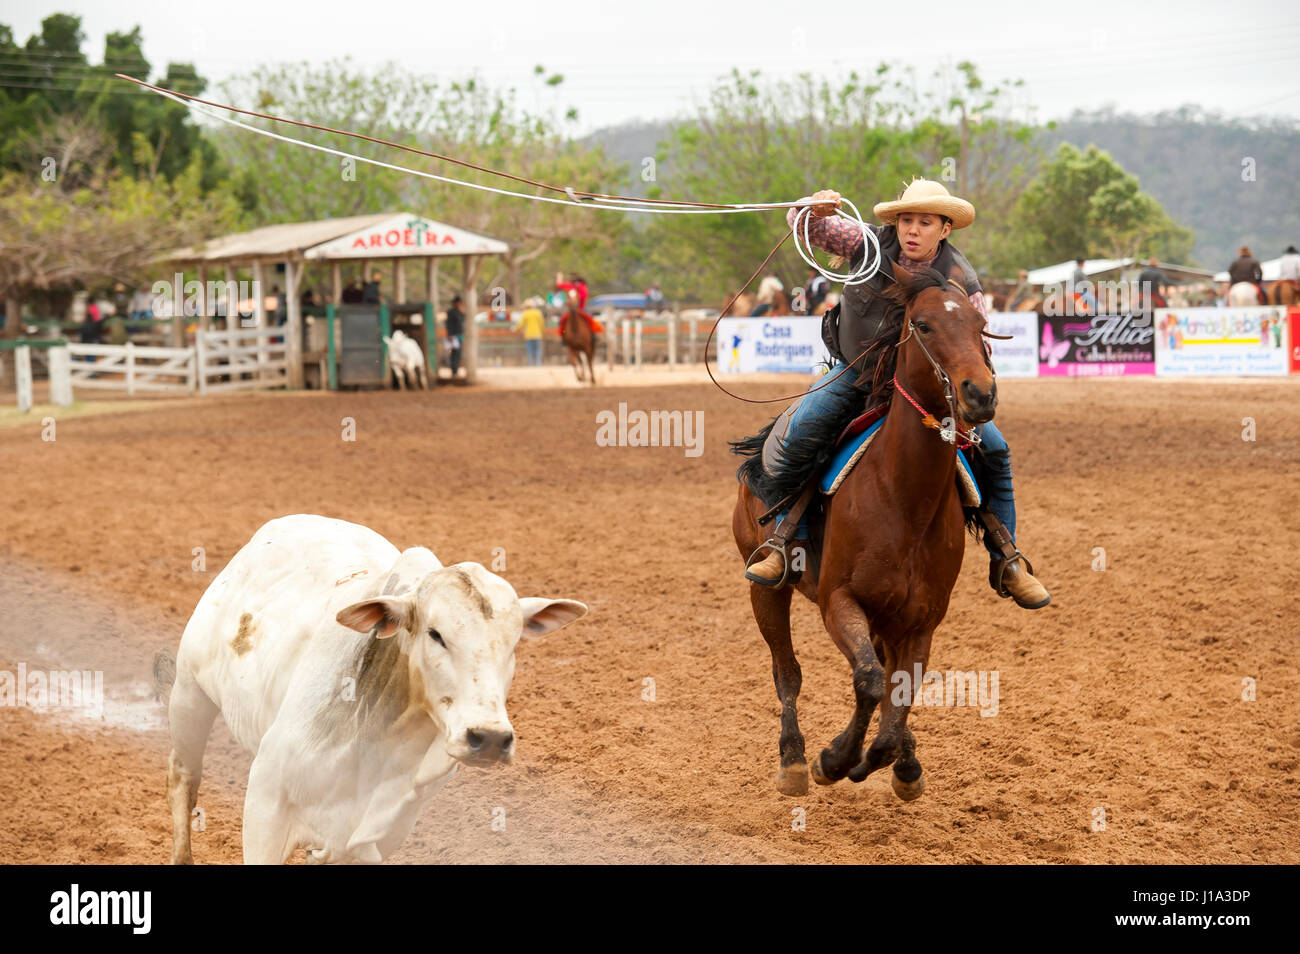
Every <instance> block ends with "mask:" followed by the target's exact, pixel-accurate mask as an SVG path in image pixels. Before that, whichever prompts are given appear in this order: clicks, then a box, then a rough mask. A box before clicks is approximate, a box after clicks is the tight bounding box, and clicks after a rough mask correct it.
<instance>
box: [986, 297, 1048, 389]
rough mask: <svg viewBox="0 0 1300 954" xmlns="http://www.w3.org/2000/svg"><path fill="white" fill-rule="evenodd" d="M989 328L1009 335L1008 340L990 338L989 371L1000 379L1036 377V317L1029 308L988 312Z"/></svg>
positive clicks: (999, 333) (994, 332)
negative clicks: (1025, 309)
mask: <svg viewBox="0 0 1300 954" xmlns="http://www.w3.org/2000/svg"><path fill="white" fill-rule="evenodd" d="M989 331H991V332H992V333H993V334H995V335H1010V336H1011V340H1010V341H1002V340H1000V339H998V338H993V339H990V342H989V343H990V344H991V345H992V346H993V370H994V371H996V372H997V375H998V377H1000V378H1036V377H1038V316H1037V315H1036V314H1034V313H1033V312H1032V311H995V312H992V313H990V314H989Z"/></svg>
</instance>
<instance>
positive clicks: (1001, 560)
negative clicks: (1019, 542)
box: [979, 508, 1052, 609]
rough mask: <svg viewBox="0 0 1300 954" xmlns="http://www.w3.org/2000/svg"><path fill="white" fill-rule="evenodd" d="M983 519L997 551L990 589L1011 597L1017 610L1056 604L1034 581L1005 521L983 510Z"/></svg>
mask: <svg viewBox="0 0 1300 954" xmlns="http://www.w3.org/2000/svg"><path fill="white" fill-rule="evenodd" d="M979 518H980V520H981V522H983V524H984V532H985V534H986V535H987V537H988V539H989V540H990V541H992V543H993V545H994V546H995V547H996V548H997V550H998V553H996V554H993V553H990V554H989V586H991V587H993V591H994V592H995V593H997V594H998V596H1001V597H1002V598H1003V599H1006V598H1007V597H1011V598H1012V599H1014V600H1015V601H1016V605H1017V606H1023V607H1024V608H1025V609H1042V608H1043V607H1044V606H1046V605H1047V604H1048V603H1050V602H1052V596H1051V594H1050V593H1048V592H1047V587H1045V586H1043V584H1042V583H1039V582H1038V580H1036V579H1035V578H1034V568H1033V566H1031V565H1030V563H1029V561H1028V560H1027V559H1025V555H1024V554H1023V553H1021V552H1020V550H1019V549H1018V548H1017V547H1016V544H1015V541H1013V540H1012V539H1011V534H1010V533H1008V532H1007V528H1006V527H1005V526H1003V524H1002V521H1001V520H999V519H998V518H997V516H996V515H995V514H994V513H993V512H992V511H991V510H987V509H984V508H981V509H980V511H979Z"/></svg>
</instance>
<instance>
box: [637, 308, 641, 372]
mask: <svg viewBox="0 0 1300 954" xmlns="http://www.w3.org/2000/svg"><path fill="white" fill-rule="evenodd" d="M641 326H642V321H641V319H640V318H638V319H637V320H636V369H637V370H638V371H640V370H641Z"/></svg>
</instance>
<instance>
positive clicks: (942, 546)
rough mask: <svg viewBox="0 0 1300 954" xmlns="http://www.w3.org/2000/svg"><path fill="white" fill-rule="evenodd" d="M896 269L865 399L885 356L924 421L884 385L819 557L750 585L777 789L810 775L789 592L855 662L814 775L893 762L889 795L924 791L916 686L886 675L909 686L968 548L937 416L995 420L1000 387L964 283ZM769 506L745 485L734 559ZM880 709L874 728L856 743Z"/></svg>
mask: <svg viewBox="0 0 1300 954" xmlns="http://www.w3.org/2000/svg"><path fill="white" fill-rule="evenodd" d="M894 276H895V280H896V283H895V284H894V285H891V286H890V290H889V291H888V292H887V293H886V294H887V295H888V296H889V297H890V298H892V299H894V302H895V304H896V305H898V306H899V308H900V310H901V312H902V314H901V317H900V316H898V315H897V313H896V315H895V318H896V319H897V320H896V323H894V324H891V325H887V326H886V327H885V328H884V329H882V336H880V337H878V338H877V341H878V342H880V343H882V344H884V345H885V348H884V352H885V354H884V357H883V358H882V362H881V372H880V373H879V374H878V375H877V381H878V384H877V387H876V389H875V391H874V392H873V394H872V399H873V401H872V403H874V399H876V398H880V399H881V400H883V399H884V395H885V394H887V393H888V391H889V387H890V379H889V377H888V370H889V367H890V365H891V364H895V373H894V375H893V381H896V382H898V384H899V385H900V386H901V388H903V389H906V392H907V393H909V394H910V395H911V396H912V397H913V398H914V399H915V400H916V401H917V402H918V403H919V404H920V405H921V406H922V407H924V408H925V409H926V412H928V414H929V415H931V416H932V417H933V419H934V420H929V419H924V418H923V417H922V414H921V413H920V412H919V411H918V410H917V409H916V408H914V407H913V406H912V405H911V404H910V403H909V402H908V401H907V400H906V397H905V396H904V393H903V391H902V390H894V391H893V395H892V397H891V398H890V399H889V416H888V418H887V419H886V421H885V423H884V424H883V425H882V426H881V428H880V430H879V431H878V432H877V434H876V437H875V439H874V441H873V443H872V444H871V446H870V447H869V448H868V451H867V453H866V454H865V455H864V456H863V458H862V460H861V461H860V462H859V463H858V465H857V467H855V468H854V469H853V471H852V472H851V473H850V474H849V476H848V477H847V478H845V480H844V482H843V484H842V485H841V486H840V488H839V490H838V491H837V492H836V494H835V495H834V496H833V497H831V498H829V500H828V501H827V503H826V506H825V512H824V521H822V523H823V526H824V530H823V532H822V544H821V551H820V563H819V565H818V561H817V560H816V559H815V558H810V559H809V560H808V561H807V566H806V568H804V569H803V572H802V574H800V575H798V576H797V577H795V578H792V580H791V582H787V583H785V584H784V585H782V586H781V587H779V588H774V587H767V586H760V585H758V584H750V590H749V597H750V603H751V605H752V607H753V611H754V619H755V620H756V621H757V623H758V628H759V630H760V631H761V632H762V634H763V638H764V639H765V640H766V641H767V645H768V648H769V649H770V650H771V652H772V674H773V677H774V679H775V681H776V691H777V697H778V698H779V700H780V702H781V733H780V743H779V744H780V763H779V768H778V770H777V775H776V787H777V791H779V792H781V793H782V794H785V795H801V794H804V793H805V792H807V790H808V774H809V770H808V766H807V763H806V761H805V759H804V739H803V735H802V733H801V732H800V731H799V721H798V715H797V712H796V708H795V702H796V699H797V697H798V695H799V689H800V685H801V682H802V675H801V672H800V669H799V663H798V661H797V660H796V659H795V655H794V649H793V647H792V645H791V642H790V599H791V596H792V594H793V591H794V590H795V589H798V591H799V592H800V593H802V594H803V595H804V596H806V597H807V598H808V599H809V600H812V601H813V602H815V603H816V604H817V606H818V607H819V608H820V610H821V614H822V621H823V623H824V624H825V626H826V630H827V632H828V633H829V634H830V637H831V639H832V640H833V641H834V643H835V645H836V646H837V647H838V648H839V650H840V652H842V653H843V654H844V656H845V658H847V659H848V661H849V665H850V667H852V670H853V692H854V696H855V699H856V707H855V708H854V711H853V716H852V718H851V720H850V721H849V724H848V727H847V728H845V730H844V731H843V732H841V733H840V734H839V735H838V736H837V737H836V738H835V740H834V741H833V742H832V743H831V744H830V746H829V747H828V748H826V749H823V750H822V752H821V755H820V757H819V758H818V759H816V760H814V762H813V766H812V775H813V778H814V780H815V781H817V782H818V783H819V784H822V785H829V784H832V783H834V782H836V781H838V780H840V779H842V778H844V777H845V776H848V777H849V778H851V779H852V780H853V781H855V782H860V781H862V780H863V779H864V778H866V777H867V775H869V774H870V773H871V772H873V771H875V770H876V769H879V768H882V767H884V766H886V765H893V766H894V773H893V787H894V791H895V793H897V794H898V796H899V797H900V798H902V799H904V800H908V801H910V800H911V799H914V798H916V797H918V796H919V795H920V794H921V793H922V792H923V791H924V787H925V783H924V779H923V777H922V770H921V763H920V762H918V761H917V758H916V739H915V737H914V736H913V735H912V731H911V730H910V729H909V728H908V727H907V716H908V713H909V712H910V711H911V705H912V701H913V699H914V697H915V694H916V692H917V691H918V690H919V688H920V687H919V686H913V687H912V691H911V692H905V693H904V692H900V689H899V688H893V684H895V683H899V684H900V685H906V683H902V682H901V680H900V679H899V677H898V676H897V675H896V674H899V673H905V674H906V679H908V680H910V679H912V678H913V676H914V667H915V666H916V665H920V667H921V671H922V672H924V669H925V666H926V664H927V662H928V661H929V658H930V640H931V637H932V636H933V635H934V630H935V627H937V626H938V625H939V623H940V621H941V620H942V619H943V618H944V615H945V613H946V612H947V610H948V600H949V597H950V595H951V593H952V588H953V584H954V583H955V582H956V580H957V574H958V571H959V570H960V569H961V562H962V556H963V553H964V550H965V543H966V541H965V527H966V520H965V513H964V511H963V508H962V503H961V499H960V497H959V496H958V491H957V487H956V483H955V477H956V468H957V466H958V465H957V457H956V454H957V452H956V449H955V447H954V445H953V444H951V443H946V442H945V439H944V438H941V436H940V433H939V431H937V430H935V429H934V424H935V423H937V421H943V420H944V419H945V418H947V419H949V420H950V421H951V420H954V419H960V421H961V424H962V426H963V427H970V426H972V425H975V424H979V423H983V422H985V421H989V420H992V418H993V412H994V408H995V406H996V405H997V385H996V383H995V380H994V376H993V370H992V367H991V366H990V364H989V362H988V359H987V357H986V355H985V351H984V346H983V342H982V340H981V332H982V330H983V328H984V324H985V322H984V318H983V316H982V315H980V314H979V312H977V311H976V310H975V308H974V307H973V306H972V305H971V303H970V300H969V299H968V298H967V297H966V294H965V292H964V291H963V290H962V288H961V285H960V278H961V276H960V274H957V273H954V275H953V276H952V277H951V278H950V279H949V281H944V280H943V276H941V275H940V274H939V273H938V272H934V271H930V272H928V273H924V274H922V275H920V276H917V277H916V278H913V277H912V276H910V275H909V274H908V273H907V272H905V271H903V270H902V269H900V268H898V267H897V266H895V267H894ZM895 332H896V333H895ZM891 351H892V355H891V354H890V352H891ZM891 358H892V359H893V360H892V361H891ZM849 373H856V372H855V371H854V370H853V369H850V371H849ZM948 382H951V383H948ZM949 395H950V396H951V397H949ZM751 440H753V439H751ZM745 443H746V442H740V444H738V445H737V446H738V447H739V446H744V445H745ZM742 469H743V468H742ZM767 509H768V508H767V506H766V505H765V504H764V503H763V502H762V501H761V500H760V499H758V498H757V497H756V495H755V494H754V493H753V492H752V491H751V490H750V488H749V486H748V485H747V484H746V483H745V482H744V481H743V480H742V482H741V484H740V493H739V498H738V499H737V501H736V507H735V511H734V514H733V517H732V532H733V533H734V535H735V538H736V545H737V547H739V549H740V553H741V556H742V558H746V557H749V555H750V554H751V553H753V552H754V550H755V549H756V548H757V547H759V546H760V545H761V544H762V543H763V541H764V540H765V539H766V537H767V533H766V532H765V531H764V530H763V529H762V528H760V526H759V524H758V518H759V516H760V515H762V514H763V513H764V512H765V511H766V510H767ZM811 522H813V521H810V523H811ZM813 535H814V536H815V535H816V531H814V534H813ZM795 552H796V555H797V553H798V551H795ZM797 565H798V563H797V562H796V566H797ZM877 706H880V707H881V717H880V728H879V730H878V731H877V733H876V737H875V739H874V741H873V742H872V743H871V746H870V747H869V748H868V749H867V750H866V751H865V752H863V749H862V746H863V741H864V739H865V736H866V732H867V728H868V725H869V723H870V721H871V716H872V713H873V712H874V711H875V709H876V707H877Z"/></svg>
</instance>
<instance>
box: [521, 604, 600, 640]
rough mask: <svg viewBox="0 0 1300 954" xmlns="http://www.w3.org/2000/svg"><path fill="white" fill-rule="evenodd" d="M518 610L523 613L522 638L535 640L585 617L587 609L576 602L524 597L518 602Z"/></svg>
mask: <svg viewBox="0 0 1300 954" xmlns="http://www.w3.org/2000/svg"><path fill="white" fill-rule="evenodd" d="M519 608H520V609H521V610H523V611H524V637H525V638H526V639H536V638H537V637H538V636H545V635H546V634H547V633H553V632H555V631H556V630H557V629H560V628H562V627H564V626H568V625H569V624H570V623H572V622H573V621H574V620H575V619H581V618H582V617H584V616H586V615H587V607H586V605H585V604H583V603H579V602H578V601H577V600H548V599H545V598H543V597H537V596H525V597H523V598H521V599H520V600H519Z"/></svg>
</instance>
